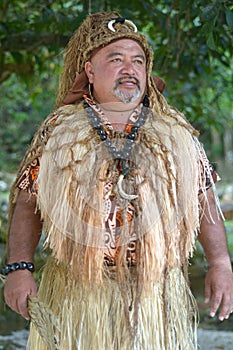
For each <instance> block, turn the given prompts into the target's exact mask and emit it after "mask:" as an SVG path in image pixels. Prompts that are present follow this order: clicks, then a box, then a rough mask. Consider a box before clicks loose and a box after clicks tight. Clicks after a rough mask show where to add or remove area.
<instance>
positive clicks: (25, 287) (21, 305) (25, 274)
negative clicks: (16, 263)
mask: <svg viewBox="0 0 233 350" xmlns="http://www.w3.org/2000/svg"><path fill="white" fill-rule="evenodd" d="M36 294H37V286H36V282H35V280H34V278H33V275H32V273H31V272H30V271H27V270H18V271H15V272H11V273H9V275H8V276H7V278H6V283H5V288H4V297H5V302H6V304H7V305H8V306H9V307H10V308H11V309H12V310H14V311H15V312H17V313H18V314H20V315H21V316H23V317H24V318H26V320H29V318H30V316H29V314H28V309H27V298H28V296H29V295H30V296H36Z"/></svg>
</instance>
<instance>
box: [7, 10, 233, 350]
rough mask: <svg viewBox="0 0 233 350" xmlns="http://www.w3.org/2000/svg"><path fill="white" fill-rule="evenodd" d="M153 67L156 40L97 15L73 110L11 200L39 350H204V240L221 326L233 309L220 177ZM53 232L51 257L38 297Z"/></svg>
mask: <svg viewBox="0 0 233 350" xmlns="http://www.w3.org/2000/svg"><path fill="white" fill-rule="evenodd" d="M152 64H153V55H152V51H151V49H150V47H149V45H148V43H147V41H146V39H145V37H144V36H143V35H142V34H140V33H138V32H137V28H136V26H135V25H134V24H133V23H132V22H131V21H129V20H125V19H123V18H121V16H120V15H119V14H118V13H116V12H112V13H106V12H104V13H97V14H92V15H89V16H88V17H87V19H86V20H85V21H84V22H83V24H82V25H81V26H80V28H79V29H78V30H77V31H76V32H75V33H74V35H73V37H72V38H71V40H70V42H69V44H68V46H67V49H66V52H65V60H64V70H63V75H62V78H61V84H60V89H59V93H58V98H57V106H58V107H60V106H61V107H60V108H58V109H57V110H56V111H55V112H54V113H53V114H51V115H50V116H49V117H48V118H47V119H46V121H45V122H44V123H43V125H42V127H41V128H40V130H39V131H38V133H37V134H36V136H35V138H34V140H33V142H32V145H31V147H30V149H29V151H28V152H27V155H26V157H25V159H24V161H23V163H22V166H21V169H20V171H19V176H18V178H17V180H16V183H15V186H14V187H13V191H12V196H11V201H12V203H13V208H12V219H11V225H10V233H9V260H8V263H9V264H8V265H7V266H6V267H5V272H6V274H7V279H6V284H5V291H4V293H5V300H6V303H7V304H8V305H9V306H10V307H11V308H12V309H13V310H15V311H16V312H18V313H20V314H21V315H22V316H24V317H25V318H27V319H28V318H29V317H31V321H32V322H31V331H30V337H29V344H28V348H29V349H33V350H35V349H40V350H41V349H66V350H67V349H72V350H73V349H82V350H84V349H85V350H86V349H88V350H91V349H99V350H102V349H127V350H128V349H146V350H149V349H153V350H154V349H166V350H174V349H182V350H187V349H197V341H196V334H195V326H196V322H197V320H196V305H195V301H194V298H193V296H192V294H191V292H190V290H189V286H188V280H187V262H188V258H189V257H190V255H191V254H192V252H193V246H194V241H195V235H196V234H197V233H198V238H199V240H200V242H201V243H202V245H203V247H204V249H205V252H206V255H207V258H208V261H209V264H210V268H209V271H208V272H207V277H206V289H205V296H206V301H207V302H208V301H210V300H211V308H210V314H211V316H214V315H215V314H216V312H217V310H218V308H220V313H219V319H220V320H223V319H226V318H228V317H229V315H230V313H231V311H232V309H233V281H232V270H231V263H230V259H229V255H228V252H227V247H226V237H225V232H224V227H223V223H222V220H221V213H220V211H219V208H218V204H217V202H216V199H215V195H214V191H213V189H214V180H213V178H214V177H215V176H216V174H215V173H214V171H213V169H212V168H211V166H210V165H209V162H208V160H207V159H206V157H205V154H204V151H203V149H202V147H201V145H200V144H199V142H198V140H197V132H196V131H195V130H194V129H193V128H192V126H191V125H190V124H189V123H188V122H187V120H186V119H185V118H184V116H183V115H182V114H181V113H179V112H177V111H176V110H174V109H173V108H172V107H170V106H169V105H168V104H167V102H166V101H165V99H164V97H163V96H162V94H161V92H162V90H163V87H164V86H163V85H164V84H163V82H162V81H161V80H160V79H158V78H153V76H152ZM36 208H37V209H36ZM42 223H43V228H44V235H45V245H46V247H49V248H50V250H51V258H50V259H49V260H48V262H47V264H46V267H45V269H44V272H43V276H42V281H41V284H40V289H39V292H38V296H37V297H36V295H37V287H36V284H35V281H34V279H33V277H32V274H31V270H32V269H33V266H32V264H31V262H32V261H33V255H34V251H35V248H36V246H37V244H38V241H39V238H40V233H41V230H42ZM15 263H16V264H15ZM29 315H30V316H29Z"/></svg>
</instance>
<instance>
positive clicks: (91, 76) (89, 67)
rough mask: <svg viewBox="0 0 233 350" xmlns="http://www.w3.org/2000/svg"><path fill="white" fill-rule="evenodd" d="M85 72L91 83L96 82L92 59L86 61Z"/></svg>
mask: <svg viewBox="0 0 233 350" xmlns="http://www.w3.org/2000/svg"><path fill="white" fill-rule="evenodd" d="M85 72H86V75H87V77H88V80H89V83H90V84H93V82H94V70H93V65H92V63H91V62H90V61H87V62H86V63H85Z"/></svg>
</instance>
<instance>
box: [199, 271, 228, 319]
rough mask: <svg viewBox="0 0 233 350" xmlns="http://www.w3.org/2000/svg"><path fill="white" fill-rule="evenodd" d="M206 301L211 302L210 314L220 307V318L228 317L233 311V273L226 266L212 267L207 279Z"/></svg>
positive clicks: (213, 313)
mask: <svg viewBox="0 0 233 350" xmlns="http://www.w3.org/2000/svg"><path fill="white" fill-rule="evenodd" d="M205 302H206V303H209V302H211V306H210V316H211V317H214V316H215V314H216V312H217V310H218V309H219V308H220V312H219V316H218V318H219V320H220V321H223V320H224V319H228V318H229V316H230V314H231V313H232V312H233V274H232V271H231V269H229V268H225V267H224V266H222V267H220V266H213V267H210V269H209V270H208V272H207V274H206V280H205Z"/></svg>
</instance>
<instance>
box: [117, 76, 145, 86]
mask: <svg viewBox="0 0 233 350" xmlns="http://www.w3.org/2000/svg"><path fill="white" fill-rule="evenodd" d="M124 81H130V82H132V83H134V84H136V85H137V87H138V88H140V81H139V80H138V79H137V78H135V77H134V76H132V75H124V76H122V77H120V78H118V79H117V80H116V83H115V86H116V87H118V85H120V84H121V83H123V82H124Z"/></svg>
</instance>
